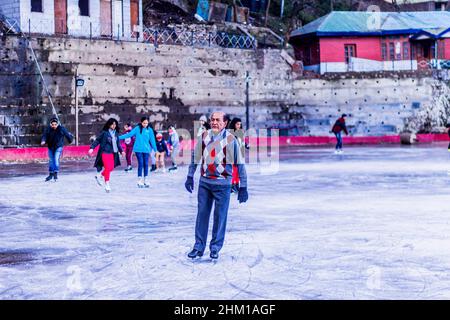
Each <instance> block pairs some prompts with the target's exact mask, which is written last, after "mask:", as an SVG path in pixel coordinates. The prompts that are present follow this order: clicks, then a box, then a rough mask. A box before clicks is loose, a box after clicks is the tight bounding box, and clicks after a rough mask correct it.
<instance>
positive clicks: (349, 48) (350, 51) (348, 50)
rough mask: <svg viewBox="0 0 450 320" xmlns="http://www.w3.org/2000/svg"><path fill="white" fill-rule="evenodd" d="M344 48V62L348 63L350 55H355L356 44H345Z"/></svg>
mask: <svg viewBox="0 0 450 320" xmlns="http://www.w3.org/2000/svg"><path fill="white" fill-rule="evenodd" d="M344 50H345V63H347V64H349V63H350V58H351V57H356V44H346V45H344Z"/></svg>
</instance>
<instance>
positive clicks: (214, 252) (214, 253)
mask: <svg viewBox="0 0 450 320" xmlns="http://www.w3.org/2000/svg"><path fill="white" fill-rule="evenodd" d="M209 257H210V258H211V259H213V260H217V259H219V252H217V250H212V251H211V253H210V254H209Z"/></svg>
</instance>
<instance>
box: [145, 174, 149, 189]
mask: <svg viewBox="0 0 450 320" xmlns="http://www.w3.org/2000/svg"><path fill="white" fill-rule="evenodd" d="M144 188H150V183H149V182H148V178H147V177H145V178H144Z"/></svg>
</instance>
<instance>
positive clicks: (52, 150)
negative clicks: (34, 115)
mask: <svg viewBox="0 0 450 320" xmlns="http://www.w3.org/2000/svg"><path fill="white" fill-rule="evenodd" d="M64 138H65V139H67V141H68V142H69V143H72V142H73V135H72V134H71V133H70V132H69V131H67V129H66V128H64V127H63V126H62V125H60V123H59V121H58V119H57V118H52V119H50V125H49V126H48V127H47V128H46V129H45V130H44V134H43V135H42V139H41V145H42V146H43V145H45V144H47V147H48V158H49V166H48V171H49V175H48V177H47V178H45V181H50V180H52V179H53V180H54V181H56V180H57V179H58V172H59V163H60V159H61V155H62V151H63V147H64Z"/></svg>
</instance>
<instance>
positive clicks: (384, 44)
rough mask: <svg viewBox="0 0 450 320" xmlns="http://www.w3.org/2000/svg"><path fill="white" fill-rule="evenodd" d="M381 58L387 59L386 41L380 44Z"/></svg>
mask: <svg viewBox="0 0 450 320" xmlns="http://www.w3.org/2000/svg"><path fill="white" fill-rule="evenodd" d="M381 59H382V60H383V61H386V60H387V46H386V43H382V44H381Z"/></svg>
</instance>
